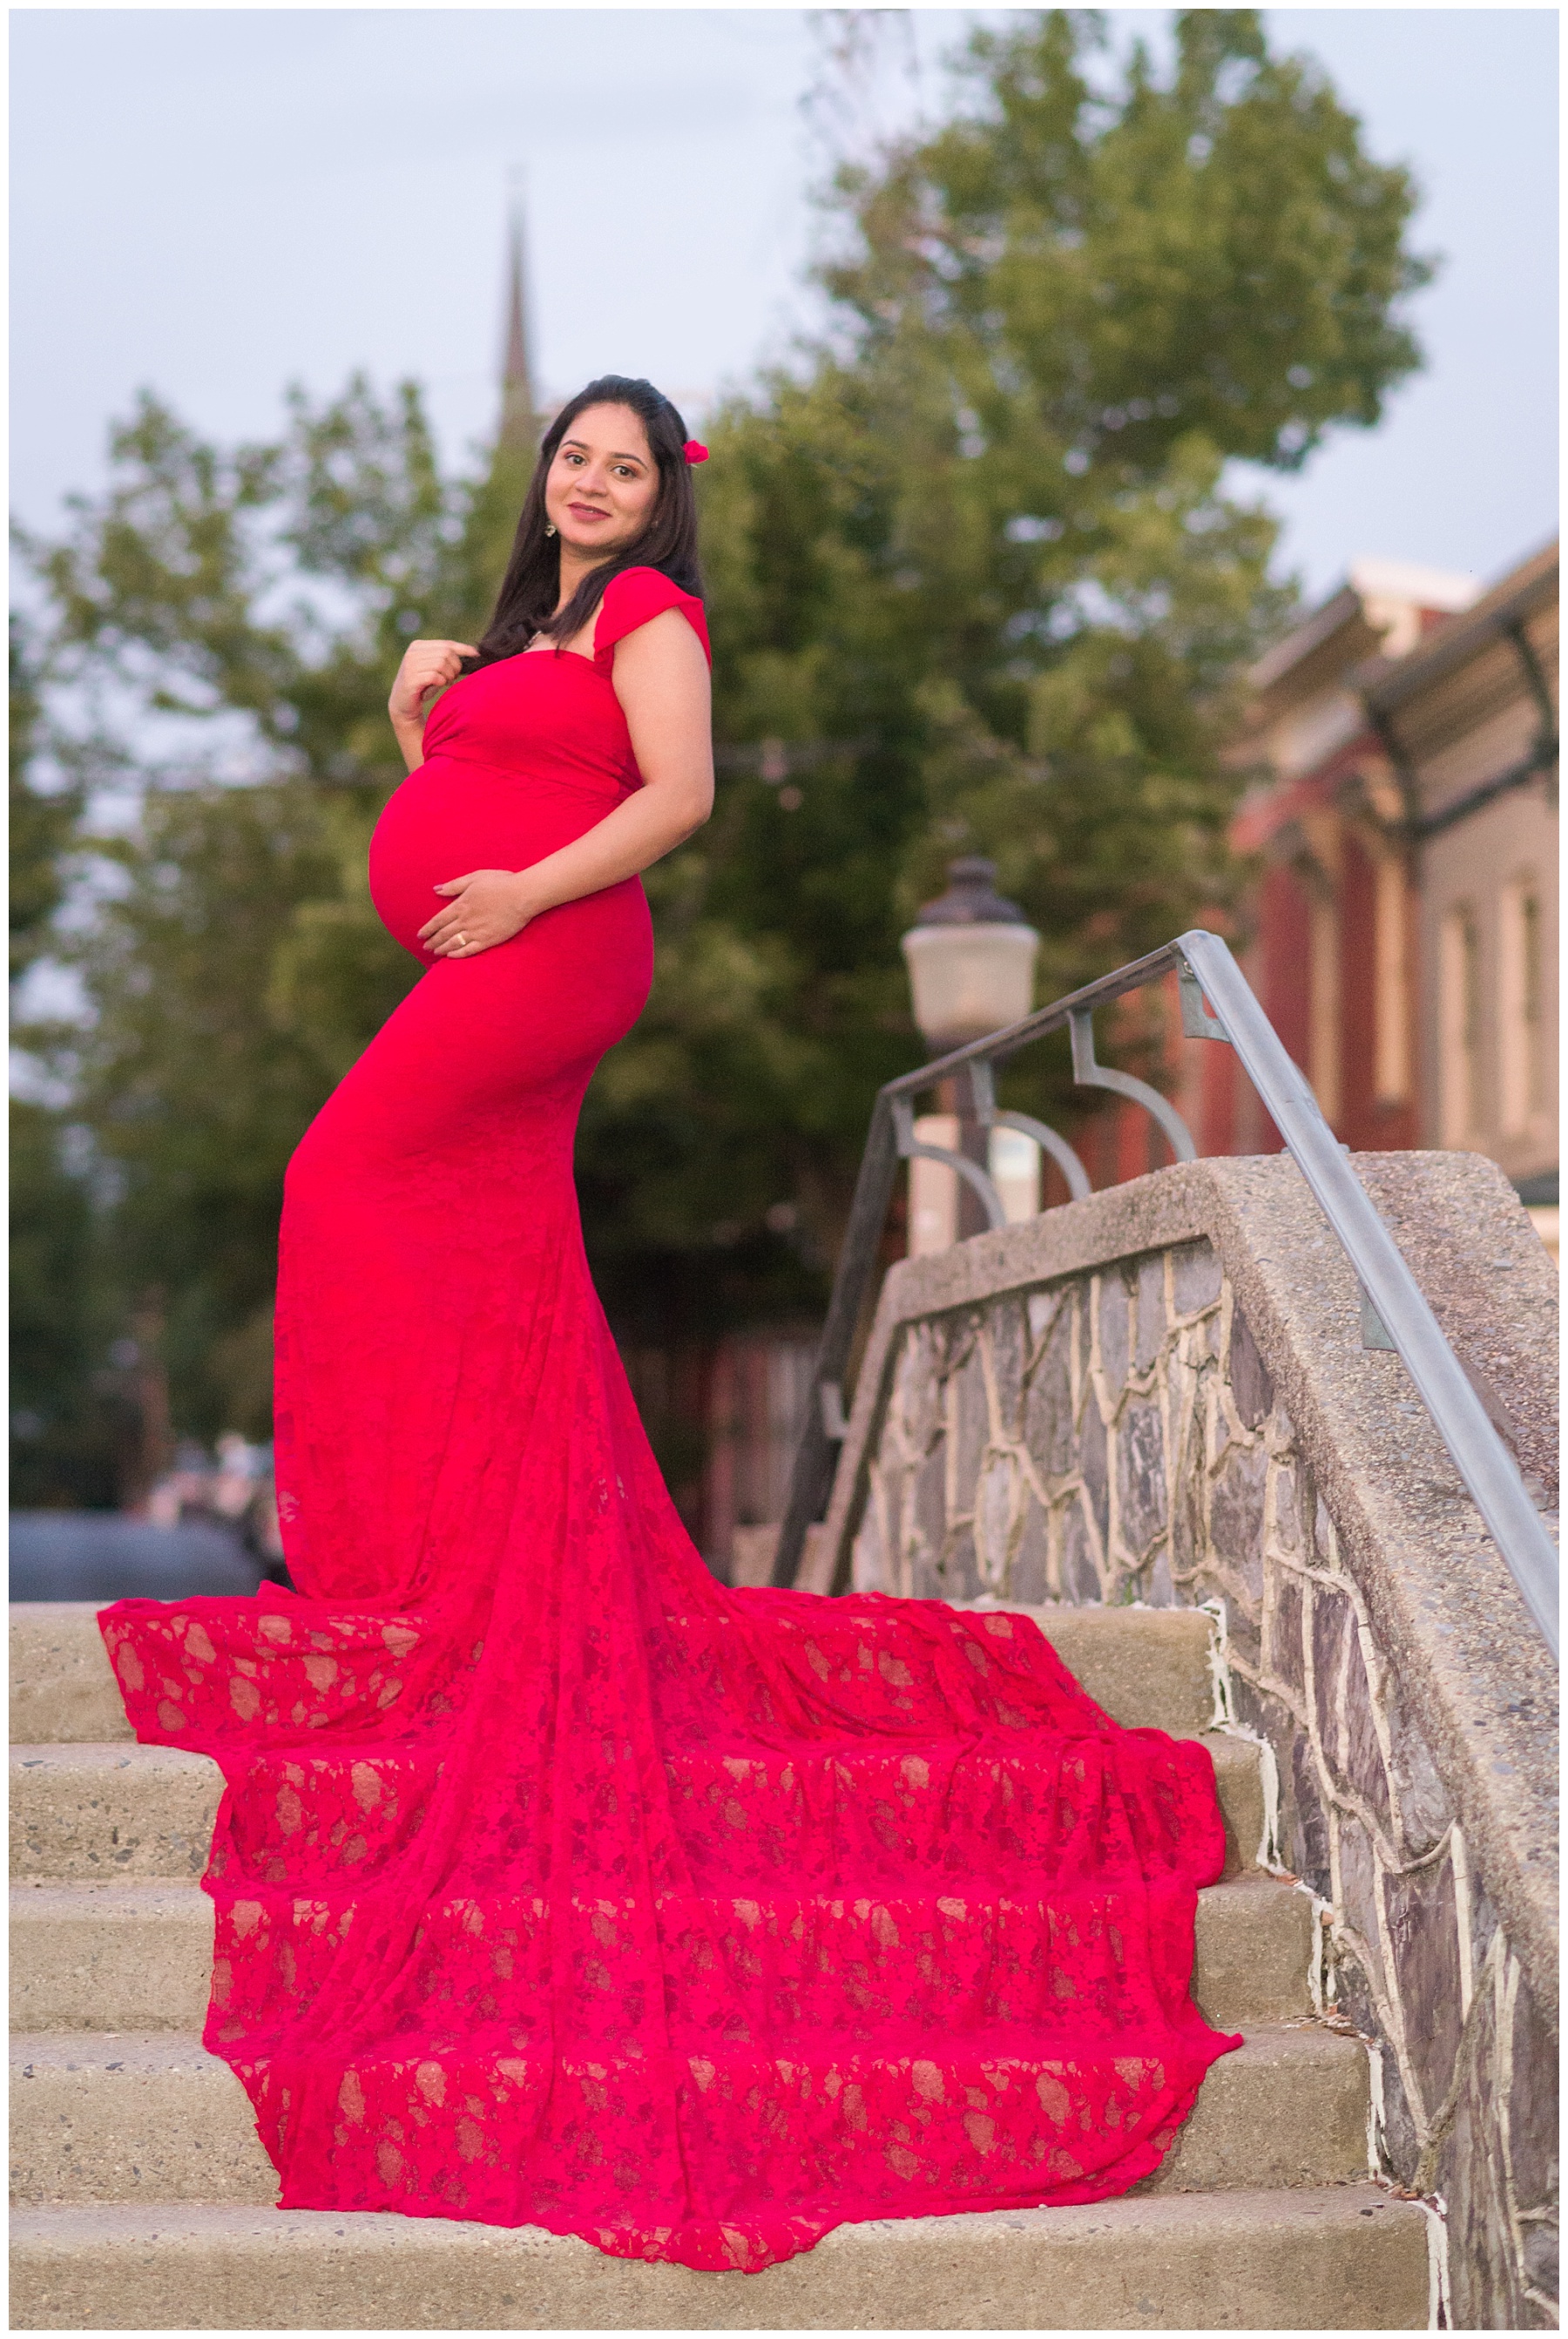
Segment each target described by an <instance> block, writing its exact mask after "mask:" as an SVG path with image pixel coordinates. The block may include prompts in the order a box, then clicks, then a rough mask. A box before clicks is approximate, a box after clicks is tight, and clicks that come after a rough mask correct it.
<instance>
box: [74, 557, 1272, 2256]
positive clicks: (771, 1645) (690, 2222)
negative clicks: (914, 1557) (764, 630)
mask: <svg viewBox="0 0 1568 2339" xmlns="http://www.w3.org/2000/svg"><path fill="white" fill-rule="evenodd" d="M668 607H684V608H685V614H686V615H687V616H688V617H692V620H693V622H694V624H696V625H698V627H699V630H700V617H701V611H700V605H697V604H695V603H688V602H687V599H686V597H685V596H682V595H680V594H678V593H677V592H676V588H675V587H673V586H670V585H669V584H668V583H667V581H666V579H664V578H663V577H657V576H656V574H655V573H654V572H652V571H646V570H644V571H632V572H630V573H629V574H628V576H627V577H622V578H620V579H618V580H616V585H614V586H612V587H611V589H610V592H609V594H607V595H606V600H605V603H604V606H603V608H602V611H601V616H600V625H599V635H598V643H597V656H596V657H595V658H594V659H593V660H589V659H587V658H578V657H574V656H571V655H570V654H569V653H568V654H566V655H564V656H558V657H557V656H554V655H550V654H538V653H529V654H528V655H527V656H523V657H519V658H514V659H510V660H508V661H506V662H505V663H504V664H502V665H499V666H492V667H488V668H486V669H483V670H481V671H480V672H479V673H478V674H477V675H474V676H470V677H469V678H468V680H466V681H465V682H462V683H459V685H457V686H455V687H454V688H453V689H452V690H451V691H450V692H449V694H448V695H447V696H446V697H445V698H444V699H443V700H442V701H441V702H440V703H439V706H438V708H437V710H436V714H435V715H434V716H432V718H431V723H430V725H429V731H428V733H427V748H428V751H429V761H428V762H427V763H426V764H425V765H422V766H421V768H420V770H419V772H416V773H414V774H413V775H410V778H409V781H408V782H406V783H405V784H404V786H403V787H402V788H399V790H398V791H397V794H395V795H394V796H393V797H392V799H391V801H390V804H389V805H388V808H387V812H386V814H385V815H384V816H383V820H382V823H381V825H380V829H379V830H378V832H377V837H376V841H375V844H374V845H373V846H372V854H371V877H372V886H373V890H374V892H375V895H376V900H377V905H378V908H379V909H380V911H381V914H382V915H383V917H384V918H385V919H386V920H387V923H388V924H389V926H390V928H391V929H392V931H393V932H394V933H397V934H398V936H399V940H401V941H404V942H405V943H409V944H410V945H411V943H412V940H413V934H414V932H415V931H416V930H417V927H418V925H419V923H422V922H423V919H424V918H425V917H426V916H428V915H429V911H430V908H431V906H432V905H433V903H434V900H435V898H436V897H434V896H433V895H432V894H431V893H429V887H430V886H431V885H432V884H433V883H435V882H436V881H437V880H438V879H439V878H442V877H447V876H451V875H457V874H460V873H462V872H463V871H464V870H466V869H468V868H474V867H498V866H512V867H520V866H523V865H526V864H527V862H528V861H529V860H532V859H537V857H538V856H539V855H540V854H542V853H544V852H547V851H549V850H551V849H552V848H553V846H554V844H558V843H561V842H563V841H565V838H566V836H567V834H580V833H581V832H582V830H583V829H585V828H587V827H588V826H590V825H591V824H593V822H594V821H596V820H597V819H598V818H600V817H602V815H603V813H604V811H605V810H606V808H607V807H608V805H609V804H611V803H613V802H615V801H617V800H618V797H619V794H622V793H624V791H625V790H626V788H627V787H629V786H635V785H637V776H636V767H635V765H634V764H633V763H632V761H631V756H630V750H629V742H628V741H627V739H626V726H625V722H624V719H623V718H622V717H621V715H620V710H619V706H618V702H617V701H616V698H615V695H614V689H613V685H612V681H611V676H612V673H613V652H614V644H615V641H616V640H617V639H619V638H621V637H623V636H624V634H625V633H626V632H629V631H630V630H631V629H632V627H633V626H634V625H636V624H640V623H643V622H646V618H647V617H650V616H652V615H656V614H657V613H658V612H659V611H660V610H662V609H664V608H668ZM530 739H531V740H533V741H535V742H536V746H535V747H534V748H528V747H527V745H526V743H527V741H528V740H530ZM519 741H522V742H524V743H525V745H524V746H523V747H522V748H519V745H518V742H519ZM563 743H564V745H563ZM568 751H569V752H568ZM574 824H575V825H574ZM481 846H482V848H483V849H482V851H481V850H480V849H479V848H480V847H481ZM454 855H456V857H455V858H454ZM650 971H651V950H650V943H649V931H648V921H647V912H646V903H645V901H644V898H643V894H642V889H641V887H640V885H638V884H637V883H636V882H635V881H632V882H630V883H626V884H624V885H619V886H614V887H611V888H609V889H608V890H607V891H606V892H605V893H599V894H596V895H593V896H591V897H589V898H588V899H587V900H586V901H583V902H578V903H570V904H567V906H566V907H564V908H562V909H558V910H554V911H551V912H550V913H547V915H546V916H544V917H541V918H539V919H537V920H536V921H535V922H534V923H533V924H531V925H530V926H528V927H527V928H526V929H525V930H524V932H523V933H521V934H519V935H518V936H516V937H515V938H514V940H513V941H512V942H510V943H507V944H505V945H503V946H502V947H501V948H499V949H498V950H493V951H488V952H484V953H482V954H481V955H480V956H478V957H477V958H475V959H471V960H444V961H440V962H437V963H435V964H433V965H431V966H430V967H429V972H427V973H426V974H425V976H424V978H423V980H422V981H421V982H419V983H418V984H417V985H416V987H415V989H414V990H413V992H411V993H410V994H409V997H408V998H407V999H406V1000H405V1001H404V1002H402V1004H401V1005H400V1006H399V1008H398V1010H397V1011H396V1012H395V1013H394V1014H393V1015H392V1017H391V1018H390V1021H389V1022H388V1023H387V1024H386V1026H385V1027H384V1028H383V1030H382V1031H380V1033H379V1035H378V1036H377V1038H376V1040H375V1041H374V1042H373V1043H372V1045H371V1046H370V1049H369V1050H367V1051H366V1053H365V1055H364V1056H363V1057H361V1059H360V1061H359V1063H357V1064H356V1065H355V1066H354V1067H353V1069H352V1070H351V1071H350V1072H349V1074H348V1075H347V1077H346V1078H345V1080H344V1081H342V1083H341V1084H340V1087H339V1089H338V1090H337V1091H336V1092H335V1093H334V1094H333V1096H332V1097H331V1098H330V1100H328V1102H327V1104H326V1105H325V1107H324V1108H323V1109H322V1111H321V1114H320V1115H319V1116H318V1118H317V1120H316V1121H315V1122H314V1123H313V1124H312V1126H311V1130H309V1131H308V1132H307V1134H306V1136H305V1138H304V1140H302V1142H301V1146H300V1148H299V1150H298V1152H297V1153H296V1155H295V1157H294V1160H293V1161H292V1163H291V1167H290V1171H289V1177H288V1182H287V1188H286V1195H285V1204H284V1215H283V1228H282V1246H281V1267H280V1278H279V1307H278V1356H277V1399H278V1402H277V1436H278V1451H279V1467H280V1485H281V1490H282V1502H281V1509H282V1511H283V1515H284V1535H285V1541H286V1546H287V1549H288V1554H289V1561H290V1569H291V1575H292V1577H293V1580H294V1582H295V1583H296V1584H298V1585H299V1587H300V1589H299V1591H298V1592H297V1593H292V1594H291V1593H286V1592H281V1591H278V1590H273V1589H265V1590H263V1592H262V1593H261V1595H260V1596H259V1597H258V1598H257V1599H255V1600H232V1599H193V1600H187V1601H183V1602H181V1603H178V1604H163V1603H161V1602H157V1601H149V1600H129V1601H122V1602H120V1603H119V1604H116V1605H115V1606H114V1607H113V1608H109V1609H106V1610H105V1611H104V1614H103V1617H102V1623H103V1629H104V1639H105V1642H106V1643H107V1645H108V1649H109V1653H110V1656H111V1659H112V1661H113V1665H114V1668H115V1672H116V1674H117V1677H118V1679H119V1682H120V1684H121V1688H122V1691H123V1695H124V1699H125V1706H126V1711H127V1712H128V1714H129V1715H130V1717H131V1720H132V1722H133V1726H134V1728H135V1731H136V1734H137V1736H138V1737H139V1738H140V1739H142V1740H143V1741H151V1742H157V1743H162V1744H167V1745H175V1746H182V1747H187V1748H191V1749H192V1750H195V1751H198V1752H203V1753H206V1754H210V1755H212V1757H213V1758H214V1759H215V1760H216V1761H217V1762H218V1763H219V1764H220V1765H221V1766H222V1772H223V1776H224V1781H225V1788H226V1791H225V1793H224V1796H223V1799H222V1807H221V1810H220V1812H219V1817H218V1823H217V1828H216V1831H215V1834H214V1839H213V1849H212V1861H211V1865H210V1867H209V1870H208V1872H207V1876H206V1879H205V1882H206V1889H207V1890H208V1892H209V1893H210V1894H211V1896H212V1900H213V1902H214V1903H215V1906H216V1911H217V1951H216V1958H215V1962H214V1969H213V1978H212V2002H211V2007H210V2010H209V2014H208V2019H207V2026H206V2032H205V2038H206V2043H207V2046H208V2047H209V2048H211V2049H212V2052H214V2053H215V2054H218V2055H221V2056H222V2057H223V2058H225V2060H227V2061H228V2062H229V2063H230V2064H231V2065H232V2068H233V2069H234V2070H235V2071H236V2072H237V2073H238V2075H239V2077H240V2078H241V2079H242V2082H243V2084H244V2086H245V2087H246V2089H247V2091H248V2093H249V2095H250V2097H251V2103H252V2105H253V2107H254V2108H255V2113H256V2118H257V2125H258V2127H259V2130H260V2133H261V2138H262V2141H263V2143H264V2144H265V2146H266V2147H267V2149H268V2151H269V2152H270V2154H271V2156H272V2158H273V2160H274V2162H275V2163H276V2165H277V2167H278V2171H279V2174H280V2177H281V2204H282V2206H284V2207H288V2208H311V2209H331V2210H340V2211H341V2210H398V2211H401V2212H403V2213H405V2214H407V2215H409V2216H439V2217H453V2218H474V2219H478V2220H482V2221H484V2222H486V2223H489V2224H493V2225H501V2226H518V2225H535V2226H543V2227H546V2228H547V2229H548V2230H550V2231H552V2232H555V2233H560V2234H577V2235H582V2236H583V2237H584V2238H586V2239H587V2240H588V2241H590V2242H592V2243H594V2244H596V2245H597V2246H598V2247H599V2248H600V2249H602V2250H605V2251H607V2252H610V2253H613V2254H615V2255H621V2256H627V2257H641V2258H656V2259H657V2258H670V2259H676V2260H678V2261H680V2262H682V2263H684V2264H685V2265H692V2266H697V2267H704V2268H724V2269H734V2268H739V2269H741V2270H744V2271H755V2270H757V2269H759V2268H761V2267H763V2266H765V2265H771V2264H773V2263H774V2261H776V2260H778V2259H780V2258H784V2257H788V2256H789V2255H792V2254H793V2253H794V2252H795V2251H797V2250H801V2249H804V2248H809V2247H810V2246H811V2245H812V2244H813V2243H814V2242H815V2241H816V2240H818V2239H819V2238H820V2237H821V2235H823V2234H824V2233H827V2232H829V2231H830V2230H831V2229H832V2228H833V2226H837V2225H839V2224H842V2223H843V2222H845V2221H846V2220H853V2219H861V2218H870V2217H895V2216H928V2215H931V2214H932V2213H936V2212H945V2211H956V2210H969V2209H981V2208H996V2207H1002V2206H1010V2205H1019V2206H1021V2205H1034V2204H1041V2203H1052V2202H1085V2201H1093V2200H1098V2199H1100V2198H1102V2197H1104V2196H1107V2195H1110V2194H1115V2193H1119V2192H1122V2191H1124V2190H1125V2189H1126V2188H1127V2187H1128V2186H1129V2185H1131V2184H1133V2183H1135V2182H1136V2181H1137V2180H1138V2179H1139V2177H1141V2176H1146V2175H1148V2174H1149V2172H1150V2171H1151V2170H1153V2169H1154V2168H1155V2167H1156V2166H1158V2165H1159V2160H1160V2158H1161V2156H1162V2155H1163V2154H1164V2152H1165V2151H1166V2150H1167V2148H1168V2147H1169V2143H1170V2140H1171V2138H1172V2137H1173V2136H1174V2134H1175V2132H1176V2129H1177V2128H1178V2126H1179V2124H1180V2122H1181V2120H1182V2119H1183V2117H1185V2116H1186V2114H1187V2112H1188V2110H1189V2108H1190V2107H1191V2104H1192V2101H1193V2098H1194V2097H1195V2095H1196V2093H1197V2090H1198V2085H1199V2083H1200V2081H1201V2080H1202V2077H1203V2076H1204V2073H1205V2072H1206V2071H1207V2070H1208V2067H1209V2065H1210V2063H1211V2062H1212V2061H1213V2060H1214V2059H1215V2058H1216V2057H1217V2056H1218V2055H1220V2054H1222V2053H1224V2052H1225V2051H1226V2050H1227V2048H1229V2047H1231V2046H1234V2045H1236V2044H1238V2041H1236V2040H1234V2039H1229V2038H1225V2037H1223V2036H1221V2035H1219V2034H1218V2033H1216V2032H1214V2031H1211V2030H1210V2029H1209V2028H1208V2026H1207V2025H1206V2024H1205V2023H1204V2021H1203V2020H1202V2018H1201V2017H1200V2016H1199V2015H1198V2011H1197V2009H1196V2008H1195V2007H1194V2006H1193V2004H1192V2002H1191V1999H1190V1998H1189V1996H1188V1985H1189V1982H1190V1978H1191V1970H1192V1956H1193V1926H1194V1917H1195V1907H1196V1894H1197V1890H1198V1887H1199V1886H1200V1885H1202V1884H1206V1883H1208V1882H1211V1881H1213V1880H1215V1879H1216V1878H1217V1877H1218V1875H1219V1873H1220V1870H1221V1866H1222V1863H1223V1856H1224V1845H1223V1834H1222V1828H1221V1822H1220V1819H1219V1813H1218V1804H1217V1801H1216V1796H1215V1789H1214V1778H1213V1770H1212V1765H1211V1763H1210V1762H1209V1758H1208V1753H1207V1752H1206V1751H1205V1750H1204V1749H1203V1748H1202V1746H1200V1745H1198V1744H1197V1743H1196V1742H1185V1741H1173V1740H1171V1739H1169V1738H1167V1737H1165V1736H1164V1735H1163V1734H1162V1733H1160V1732H1157V1731H1149V1730H1139V1731H1128V1730H1122V1729H1119V1728H1118V1727H1117V1726H1116V1725H1115V1724H1113V1723H1112V1722H1110V1721H1109V1719H1108V1718H1107V1716H1106V1715H1105V1714H1103V1713H1102V1712H1100V1709H1099V1708H1098V1707H1097V1706H1095V1705H1094V1704H1093V1703H1092V1702H1091V1701H1090V1699H1089V1698H1088V1697H1087V1696H1086V1694H1085V1693H1084V1692H1083V1691H1082V1690H1081V1689H1080V1688H1079V1687H1078V1685H1077V1683H1075V1682H1074V1681H1073V1680H1072V1678H1071V1677H1070V1674H1069V1673H1067V1672H1066V1671H1065V1669H1064V1668H1063V1667H1062V1665H1061V1664H1060V1662H1059V1661H1058V1659H1057V1658H1056V1656H1055V1654H1054V1653H1053V1652H1052V1651H1051V1649H1050V1645H1049V1644H1048V1643H1047V1642H1046V1641H1045V1640H1044V1639H1043V1638H1042V1636H1041V1635H1040V1633H1039V1632H1037V1631H1036V1630H1035V1628H1034V1626H1033V1625H1032V1624H1031V1623H1029V1621H1028V1620H1027V1619H1024V1618H1020V1617H1012V1616H1008V1615H1006V1614H971V1613H966V1614H960V1613H958V1612H955V1611H953V1610H951V1609H948V1608H944V1607H942V1606H941V1605H940V1604H936V1603H932V1602H920V1601H896V1600H888V1599H883V1598H881V1597H874V1596H855V1597H850V1598H844V1599H838V1600H826V1599H820V1598H817V1597H814V1596H813V1595H811V1594H802V1593H793V1592H768V1591H762V1592H731V1591H727V1590H725V1588H724V1587H722V1586H721V1585H719V1584H715V1582H714V1581H713V1579H712V1577H711V1576H710V1575H709V1574H708V1572H707V1570H706V1568H705V1566H704V1565H703V1564H702V1561H701V1560H700V1558H699V1557H698V1556H697V1554H696V1553H695V1550H694V1549H693V1547H692V1545H691V1544H690V1542H689V1540H688V1539H687V1537H686V1535H685V1532H684V1530H683V1528H682V1527H681V1525H680V1523H679V1520H678V1519H677V1517H676V1514H675V1512H674V1509H673V1507H672V1505H671V1504H670V1501H669V1498H668V1495H667V1494H666V1490H665V1487H664V1485H663V1483H662V1481H661V1479H660V1477H659V1475H658V1472H657V1469H656V1466H655V1464H654V1461H653V1458H652V1456H651V1454H650V1452H649V1449H648V1446H647V1443H646V1438H645V1436H644V1435H643V1431H642V1428H641V1425H640V1424H639V1422H638V1420H637V1417H636V1410H635V1407H634V1406H633V1404H632V1401H631V1397H630V1394H629V1392H628V1389H627V1387H626V1380H625V1377H624V1375H623V1373H622V1370H621V1367H620V1363H619V1360H618V1358H617V1357H616V1350H615V1347H614V1345H613V1343H612V1341H611V1339H610V1337H609V1333H608V1330H607V1327H606V1324H605V1321H604V1318H603V1315H602V1312H601V1310H600V1308H599V1306H598V1302H597V1298H596V1296H595V1293H594V1290H593V1287H592V1284H591V1282H590V1280H589V1277H588V1271H587V1260H586V1258H585V1256H584V1253H583V1248H582V1240H581V1233H580V1229H579V1225H578V1219H577V1201H576V1194H575V1190H574V1188H573V1183H572V1168H571V1148H572V1139H573V1132H574V1130H575V1126H576V1120H577V1110H578V1107H579V1104H580V1101H581V1098H582V1094H583V1091H584V1089H585V1087H586V1085H587V1080H588V1077H589V1075H590V1073H591V1071H592V1070H593V1068H594V1066H595V1064H596V1063H597V1061H598V1060H599V1058H600V1057H601V1056H602V1055H603V1053H604V1052H605V1051H606V1048H608V1047H610V1046H611V1045H613V1044H614V1042H615V1041H616V1039H618V1038H619V1037H621V1036H622V1035H623V1034H624V1033H625V1031H626V1030H628V1029H629V1028H630V1025H631V1023H632V1021H634V1020H635V1018H636V1014H637V1013H638V1012H640V1009H641V1006H642V1003H643V1001H644V999H645V997H646V990H647V984H648V980H649V975H650Z"/></svg>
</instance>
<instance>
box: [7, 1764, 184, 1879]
mask: <svg viewBox="0 0 1568 2339" xmlns="http://www.w3.org/2000/svg"><path fill="white" fill-rule="evenodd" d="M222 1791H223V1779H222V1772H220V1770H219V1768H218V1766H217V1764H216V1763H215V1762H209V1760H208V1759H207V1757H206V1755H204V1754H185V1753H182V1752H179V1751H178V1750H177V1749H175V1748H173V1747H168V1746H136V1745H130V1746H126V1745H81V1744H69V1743H67V1744H54V1745H50V1744H43V1745H33V1746H13V1748H12V1749H11V1874H12V1876H13V1878H15V1879H16V1880H22V1879H24V1878H31V1877H53V1878H60V1879H64V1878H73V1879H76V1880H81V1881H83V1882H86V1881H88V1880H103V1879H105V1878H109V1877H116V1876H119V1877H153V1876H163V1877H187V1878H189V1877H196V1876H200V1875H201V1873H202V1870H203V1869H204V1868H205V1867H206V1865H207V1855H208V1853H209V1851H210V1850H211V1849H212V1822H213V1821H214V1820H215V1819H216V1818H217V1815H218V1802H219V1798H220V1797H221V1796H222Z"/></svg>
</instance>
